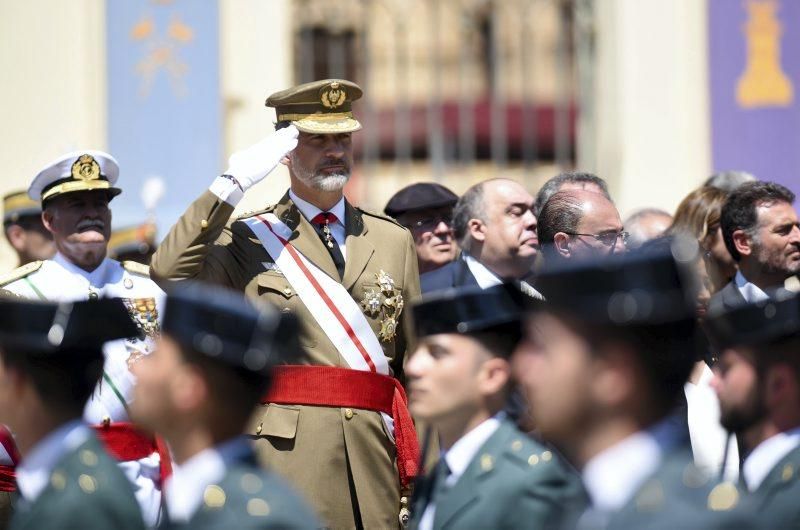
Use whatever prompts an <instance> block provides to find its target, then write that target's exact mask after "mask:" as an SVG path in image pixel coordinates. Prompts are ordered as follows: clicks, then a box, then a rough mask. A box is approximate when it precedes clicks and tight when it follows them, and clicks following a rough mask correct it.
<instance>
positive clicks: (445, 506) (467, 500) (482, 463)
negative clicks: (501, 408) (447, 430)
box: [434, 421, 510, 528]
mask: <svg viewBox="0 0 800 530" xmlns="http://www.w3.org/2000/svg"><path fill="white" fill-rule="evenodd" d="M509 436H510V431H509V428H508V425H507V424H506V422H505V421H503V422H502V423H500V427H499V428H498V429H497V431H495V433H494V434H492V436H490V437H489V439H488V440H486V443H484V444H483V446H481V448H480V449H479V450H478V452H477V453H475V456H474V457H473V458H472V461H471V462H470V463H469V466H468V467H467V470H466V471H464V474H463V475H461V477H460V478H459V479H458V482H456V483H455V484H454V485H453V487H452V488H450V490H449V491H448V492H447V494H446V495H445V496H444V498H443V499H441V500H438V499H437V500H435V502H436V512H435V514H434V520H435V523H434V526H435V527H437V528H443V527H445V526H446V525H447V524H448V523H449V522H450V521H451V520H452V519H453V518H455V517H457V516H458V515H459V514H460V513H461V512H462V511H463V510H464V508H465V507H466V506H468V505H469V504H473V503H474V502H475V499H477V498H478V496H479V491H478V486H479V483H480V481H482V480H484V479H485V478H487V477H488V476H490V475H491V474H492V473H494V471H495V468H496V467H497V459H498V458H500V455H501V453H502V451H503V447H505V446H506V445H508V443H507V442H508V437H509Z"/></svg>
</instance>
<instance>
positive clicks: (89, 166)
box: [72, 155, 100, 180]
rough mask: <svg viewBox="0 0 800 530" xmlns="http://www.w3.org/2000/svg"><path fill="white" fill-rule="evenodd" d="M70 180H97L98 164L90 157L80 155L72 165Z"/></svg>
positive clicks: (98, 176)
mask: <svg viewBox="0 0 800 530" xmlns="http://www.w3.org/2000/svg"><path fill="white" fill-rule="evenodd" d="M72 178H73V179H75V180H97V179H99V178H100V164H98V163H97V160H95V159H94V157H93V156H92V155H81V156H80V158H78V160H76V161H75V163H74V164H72Z"/></svg>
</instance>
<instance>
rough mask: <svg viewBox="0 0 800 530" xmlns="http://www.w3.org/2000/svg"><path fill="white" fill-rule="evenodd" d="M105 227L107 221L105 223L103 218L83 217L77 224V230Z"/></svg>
mask: <svg viewBox="0 0 800 530" xmlns="http://www.w3.org/2000/svg"><path fill="white" fill-rule="evenodd" d="M105 227H106V223H104V222H103V221H102V220H101V219H83V220H82V221H79V222H78V224H77V225H76V226H75V228H76V229H77V230H87V229H89V228H96V229H98V230H104V229H105Z"/></svg>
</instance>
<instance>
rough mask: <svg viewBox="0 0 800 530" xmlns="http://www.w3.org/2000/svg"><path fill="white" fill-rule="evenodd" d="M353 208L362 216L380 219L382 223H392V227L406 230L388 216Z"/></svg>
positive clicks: (357, 207) (358, 207)
mask: <svg viewBox="0 0 800 530" xmlns="http://www.w3.org/2000/svg"><path fill="white" fill-rule="evenodd" d="M354 208H355V209H356V210H358V211H359V212H360V213H362V214H363V215H368V216H369V217H374V218H375V219H380V220H382V221H387V222H389V223H392V224H393V225H396V226H399V227H400V228H402V229H403V230H407V228H406V227H405V226H403V225H401V224H400V223H398V222H397V221H396V220H395V219H394V218H393V217H389V216H388V215H384V214H381V213H377V212H373V211H371V210H366V209H364V208H361V207H360V206H354Z"/></svg>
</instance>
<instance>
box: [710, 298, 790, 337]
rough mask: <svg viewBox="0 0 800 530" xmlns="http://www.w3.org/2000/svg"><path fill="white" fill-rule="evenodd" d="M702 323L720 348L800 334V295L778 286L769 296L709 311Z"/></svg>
mask: <svg viewBox="0 0 800 530" xmlns="http://www.w3.org/2000/svg"><path fill="white" fill-rule="evenodd" d="M704 327H705V330H706V332H707V333H708V335H709V338H710V339H711V342H712V343H713V344H714V345H715V346H717V347H719V348H727V347H730V346H754V345H761V344H769V343H772V342H778V341H781V340H783V339H789V338H792V337H798V336H800V297H798V295H797V293H792V292H790V291H787V290H784V289H782V290H780V291H778V292H776V293H774V294H773V295H772V297H771V298H770V299H769V300H763V301H761V302H756V303H752V304H742V305H741V306H739V307H735V308H733V309H731V310H729V311H719V312H715V313H712V314H709V315H708V317H707V318H706V320H705V323H704Z"/></svg>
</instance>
